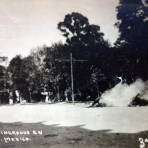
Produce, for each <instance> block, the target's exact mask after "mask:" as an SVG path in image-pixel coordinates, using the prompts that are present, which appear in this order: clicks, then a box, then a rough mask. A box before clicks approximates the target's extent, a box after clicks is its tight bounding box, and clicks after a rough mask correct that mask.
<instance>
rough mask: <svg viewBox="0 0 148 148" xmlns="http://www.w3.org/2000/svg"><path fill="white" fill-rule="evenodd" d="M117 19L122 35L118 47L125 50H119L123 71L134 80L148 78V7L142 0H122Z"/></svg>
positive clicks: (117, 43)
mask: <svg viewBox="0 0 148 148" xmlns="http://www.w3.org/2000/svg"><path fill="white" fill-rule="evenodd" d="M117 19H118V22H117V23H116V26H117V27H118V28H119V33H120V35H119V38H118V40H117V42H116V47H117V48H121V49H123V50H124V51H122V50H120V51H119V52H118V55H119V57H118V59H119V58H120V61H122V67H124V69H122V71H123V73H124V74H126V76H127V77H128V76H130V75H132V76H130V77H133V80H135V79H136V78H137V77H141V78H143V79H148V70H147V65H148V44H147V43H148V29H147V28H148V7H146V6H145V5H143V3H142V0H120V1H119V6H118V7H117ZM121 57H122V60H121ZM123 57H124V58H123ZM123 59H124V60H123ZM127 69H128V72H127Z"/></svg>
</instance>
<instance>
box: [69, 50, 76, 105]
mask: <svg viewBox="0 0 148 148" xmlns="http://www.w3.org/2000/svg"><path fill="white" fill-rule="evenodd" d="M70 69H71V98H72V102H73V103H74V102H75V99H74V86H73V57H72V53H70Z"/></svg>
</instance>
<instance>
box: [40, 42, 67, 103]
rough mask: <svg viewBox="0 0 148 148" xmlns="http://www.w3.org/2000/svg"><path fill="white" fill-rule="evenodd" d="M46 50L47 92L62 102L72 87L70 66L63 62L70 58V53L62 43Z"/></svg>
mask: <svg viewBox="0 0 148 148" xmlns="http://www.w3.org/2000/svg"><path fill="white" fill-rule="evenodd" d="M44 50H45V59H44V62H45V67H44V68H45V69H44V72H43V77H44V83H45V85H46V89H47V91H51V92H53V94H54V99H58V100H61V99H62V98H61V97H62V96H64V92H65V90H66V89H67V88H68V87H69V85H70V68H69V67H70V65H69V64H68V63H67V62H64V63H63V62H61V60H62V59H66V58H68V57H69V51H68V50H67V48H66V46H65V45H63V44H62V43H56V44H53V45H52V46H51V47H47V48H45V49H44Z"/></svg>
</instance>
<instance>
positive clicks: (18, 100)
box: [15, 90, 21, 103]
mask: <svg viewBox="0 0 148 148" xmlns="http://www.w3.org/2000/svg"><path fill="white" fill-rule="evenodd" d="M15 94H16V100H17V103H18V102H21V98H20V94H19V92H18V90H16V91H15Z"/></svg>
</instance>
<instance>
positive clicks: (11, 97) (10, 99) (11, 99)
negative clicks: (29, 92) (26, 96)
mask: <svg viewBox="0 0 148 148" xmlns="http://www.w3.org/2000/svg"><path fill="white" fill-rule="evenodd" d="M9 104H10V105H12V104H13V93H12V92H10V93H9Z"/></svg>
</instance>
